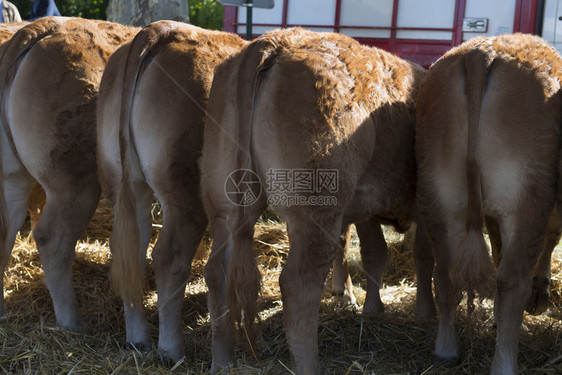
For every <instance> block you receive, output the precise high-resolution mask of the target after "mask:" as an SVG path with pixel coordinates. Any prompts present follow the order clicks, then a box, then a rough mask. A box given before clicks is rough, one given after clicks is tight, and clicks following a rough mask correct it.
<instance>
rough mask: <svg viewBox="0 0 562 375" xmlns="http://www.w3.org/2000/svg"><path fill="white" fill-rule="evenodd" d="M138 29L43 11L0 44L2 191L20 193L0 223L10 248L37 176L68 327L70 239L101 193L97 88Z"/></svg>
mask: <svg viewBox="0 0 562 375" xmlns="http://www.w3.org/2000/svg"><path fill="white" fill-rule="evenodd" d="M135 31H136V30H135V29H131V28H127V27H125V26H121V25H118V24H112V23H109V22H104V21H88V20H83V19H73V18H61V17H47V18H42V19H40V20H37V21H35V22H33V23H30V24H28V25H27V26H25V27H23V28H22V29H21V30H19V31H18V32H17V33H16V34H15V35H14V36H13V37H12V38H11V39H10V41H9V42H7V43H5V44H4V45H3V46H2V50H1V51H0V54H1V55H2V60H1V64H0V80H1V81H0V82H1V84H2V86H1V89H0V90H1V94H0V98H1V100H2V113H1V115H2V123H3V126H4V130H5V132H6V135H7V137H8V142H9V144H10V146H11V152H12V154H13V156H12V158H13V160H12V159H11V160H10V161H9V163H13V164H12V165H10V171H6V170H5V171H4V174H3V182H4V185H3V186H2V194H0V195H1V196H2V197H3V198H4V199H5V197H6V190H5V184H6V183H10V184H16V185H13V186H12V188H11V189H10V194H12V195H13V194H16V191H17V194H18V196H17V201H15V200H10V201H8V204H2V205H1V206H2V212H1V213H0V214H1V217H2V218H3V221H2V223H3V224H4V225H8V228H9V229H8V230H9V237H10V240H9V241H8V247H11V245H12V244H13V237H14V236H15V232H16V231H17V229H18V228H19V226H20V225H21V222H22V221H23V218H24V217H25V214H22V212H21V208H24V209H25V206H26V204H27V195H28V194H29V192H30V191H31V189H32V187H33V186H34V185H35V182H36V181H37V182H39V184H41V185H42V187H43V188H44V189H45V191H46V193H47V197H48V200H47V204H46V206H45V212H44V213H43V215H42V217H41V219H39V222H38V223H37V226H36V228H35V230H34V237H35V241H36V244H37V247H38V249H39V252H40V255H41V259H42V262H43V265H44V268H45V281H46V284H47V286H48V288H49V291H50V292H51V297H52V299H53V303H54V307H55V313H56V316H57V323H58V324H59V325H61V326H63V327H66V328H69V329H72V330H77V331H83V330H84V329H85V328H86V326H85V324H84V322H83V321H82V320H81V318H80V317H79V313H78V304H77V302H76V299H75V297H74V293H73V290H72V285H71V279H72V273H71V265H72V263H71V262H72V258H73V254H74V243H75V241H76V240H77V239H78V236H79V235H80V234H81V232H82V230H83V229H84V228H85V227H86V225H87V224H88V221H89V219H90V217H91V215H92V214H93V212H94V210H95V207H96V205H97V201H98V199H99V192H100V189H99V186H98V184H97V177H96V166H95V112H94V108H95V102H96V96H97V89H98V86H99V81H100V79H101V73H102V71H103V68H104V66H105V63H106V62H107V60H108V58H109V56H110V55H111V54H112V53H113V51H114V50H115V49H116V48H117V47H118V46H119V45H120V44H122V43H123V42H125V41H126V40H127V39H128V38H131V37H132V35H133V33H134V32H135ZM47 36H48V38H46V37H47ZM55 82H56V83H55ZM42 90H44V92H42ZM13 96H17V100H14V98H13ZM14 103H15V104H14ZM6 173H10V174H9V175H6ZM14 178H15V179H14ZM6 181H8V182H6ZM8 205H9V206H11V207H12V212H10V213H9V212H8V209H9V207H8ZM16 205H17V207H16ZM16 208H17V210H19V211H17V210H16ZM12 214H13V215H14V219H13V220H12V218H11V217H10V215H12ZM4 225H3V226H4ZM9 251H10V250H9V249H6V250H3V251H2V255H3V256H8V255H9ZM5 260H6V258H4V261H3V262H2V263H3V264H5Z"/></svg>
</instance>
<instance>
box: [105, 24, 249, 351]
mask: <svg viewBox="0 0 562 375" xmlns="http://www.w3.org/2000/svg"><path fill="white" fill-rule="evenodd" d="M243 45H244V42H243V41H242V40H241V39H240V38H239V37H237V36H235V35H233V34H227V33H222V32H217V31H208V30H203V29H200V28H198V27H195V26H191V25H187V24H184V23H179V22H173V21H160V22H155V23H152V24H150V25H149V26H147V27H145V28H144V29H143V30H142V31H140V32H139V34H138V35H137V36H136V37H135V39H134V40H133V41H132V42H131V43H130V44H127V45H125V46H123V47H122V48H121V49H119V50H118V51H117V52H116V53H115V54H114V56H113V57H112V58H111V59H110V61H109V63H108V65H107V68H106V70H105V73H104V76H103V79H102V83H101V88H100V97H99V102H98V103H99V104H98V165H99V170H100V175H101V180H102V187H103V189H104V191H105V192H106V193H107V194H108V196H109V199H110V201H111V202H112V204H113V207H114V212H115V225H114V228H113V233H112V238H111V250H112V252H113V265H112V271H111V272H112V277H113V280H114V283H115V285H116V286H117V288H118V289H119V291H120V293H121V296H122V298H123V302H124V305H125V320H126V325H127V343H129V344H131V345H133V346H134V347H136V348H137V349H141V350H148V349H150V348H151V347H152V344H151V338H150V332H149V329H148V322H147V320H146V318H145V316H144V312H143V307H142V306H143V304H142V295H143V286H144V282H143V280H144V270H145V258H146V250H147V247H148V243H149V240H150V234H151V216H150V211H151V205H152V202H153V194H155V195H156V197H157V198H158V200H159V201H160V204H161V206H162V210H163V213H164V223H163V226H162V231H161V232H160V236H159V238H158V241H157V242H156V245H155V247H154V251H153V258H154V270H155V275H156V284H157V288H158V312H159V325H160V334H159V339H158V347H159V348H160V349H162V350H164V352H165V358H166V359H172V360H174V361H177V360H178V359H180V358H182V357H183V356H184V344H183V328H182V323H181V306H182V301H183V296H184V293H185V286H186V282H187V279H188V277H189V272H190V268H191V260H192V258H193V256H194V255H195V252H196V250H197V246H198V244H199V242H200V241H201V238H202V236H203V232H204V230H205V227H206V225H207V218H206V216H205V211H204V210H203V204H202V203H201V198H200V193H199V169H198V159H199V156H200V154H201V148H202V143H203V120H204V118H205V111H204V108H205V106H206V104H207V101H208V97H209V91H210V89H211V83H212V79H213V74H214V69H215V67H216V66H217V65H218V64H219V63H220V62H222V61H223V60H224V59H226V58H227V57H228V56H230V55H232V54H233V53H235V52H237V51H238V50H239V49H240V48H241V47H242V46H243ZM118 114H120V115H118Z"/></svg>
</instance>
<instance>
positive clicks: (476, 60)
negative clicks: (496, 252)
mask: <svg viewBox="0 0 562 375" xmlns="http://www.w3.org/2000/svg"><path fill="white" fill-rule="evenodd" d="M492 63H493V58H492V57H491V56H489V55H488V54H486V53H484V52H482V51H480V50H476V51H473V52H471V53H470V54H468V55H467V56H466V57H465V69H466V95H467V110H468V151H467V156H466V177H467V188H468V197H467V198H468V200H467V217H466V237H465V238H464V240H463V242H462V243H461V248H460V249H458V252H457V253H456V256H455V258H454V259H453V267H452V269H451V278H452V280H453V282H454V283H455V284H456V285H457V287H458V288H459V289H460V290H467V291H468V293H469V297H470V296H473V295H474V291H476V292H478V294H479V295H480V296H481V297H492V295H493V292H494V278H493V275H494V273H495V271H494V266H493V263H492V260H491V259H490V254H489V252H488V248H487V246H486V242H485V241H484V236H483V234H482V225H483V213H482V193H481V184H480V172H479V166H478V138H479V137H480V126H481V121H480V117H481V111H482V101H483V96H484V91H485V87H486V80H487V76H488V73H489V71H490V68H491V65H492Z"/></svg>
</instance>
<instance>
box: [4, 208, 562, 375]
mask: <svg viewBox="0 0 562 375" xmlns="http://www.w3.org/2000/svg"><path fill="white" fill-rule="evenodd" d="M155 214H156V219H157V220H158V213H157V212H155ZM111 222H112V217H111V210H110V208H109V207H108V205H107V202H105V201H102V203H101V204H100V207H99V209H98V212H97V214H96V216H95V218H94V221H93V223H92V224H91V225H90V227H89V229H88V231H87V232H86V234H85V235H84V236H83V238H82V239H81V241H80V243H79V244H78V246H77V257H76V261H75V262H74V279H75V287H76V291H77V294H78V300H79V301H80V303H81V306H82V315H83V316H84V318H85V320H86V322H87V323H88V324H89V326H90V329H91V333H90V334H86V335H80V334H73V333H70V332H68V331H65V330H63V329H60V328H58V327H56V325H55V319H54V313H53V311H52V304H51V300H50V298H49V295H48V291H47V289H46V287H45V285H44V284H43V271H42V268H41V266H40V259H39V255H38V253H37V251H36V250H35V247H34V244H33V242H32V240H30V239H29V238H28V234H29V229H28V228H24V229H23V230H22V231H21V232H20V233H21V234H20V236H18V239H17V243H16V247H15V249H14V251H13V253H12V261H11V262H10V264H9V266H8V269H7V271H6V277H5V290H6V293H5V294H6V310H7V317H6V318H5V319H4V320H3V321H2V322H1V323H0V348H1V349H0V371H1V372H2V373H5V374H170V373H173V374H207V373H209V368H210V361H211V352H210V347H209V345H210V337H211V332H210V324H209V318H208V314H207V311H206V288H205V283H204V280H203V267H204V263H205V262H204V259H205V256H206V254H204V253H203V254H200V256H199V257H198V259H196V260H195V262H194V265H193V275H192V277H191V281H190V283H189V284H188V288H187V291H186V299H185V303H184V310H183V319H184V324H185V325H184V333H185V340H186V347H187V351H188V352H187V356H186V358H185V359H184V360H183V361H180V362H178V363H177V364H175V366H173V368H167V367H164V366H162V365H161V363H160V359H159V353H158V351H156V350H155V351H152V352H150V353H148V354H141V353H137V352H135V351H131V350H128V349H125V348H124V347H123V343H124V340H125V327H124V323H123V317H122V307H121V302H120V299H119V298H118V297H117V296H116V294H115V293H114V292H113V291H112V290H111V289H110V282H109V280H108V274H109V259H110V253H109V247H108V244H107V241H108V238H109V235H110V229H111ZM157 229H158V228H157V226H156V227H155V233H154V234H155V236H156V234H157V233H156V232H157ZM284 230H285V228H284V225H283V224H280V223H279V222H278V221H275V220H271V219H268V218H266V219H264V220H262V221H260V222H259V223H258V226H257V229H256V247H257V254H258V260H259V264H260V268H261V271H262V274H263V295H262V301H261V310H262V313H261V318H262V332H261V337H260V338H259V340H258V344H257V346H256V348H254V350H255V355H256V357H254V356H253V355H252V354H251V351H248V350H247V351H242V350H239V351H238V353H237V357H238V358H239V359H240V366H239V367H238V368H237V369H235V370H228V371H224V372H223V373H225V374H290V373H291V372H290V370H289V367H290V360H289V352H288V348H287V344H286V342H285V336H284V333H283V328H282V327H283V321H282V307H281V303H280V296H279V288H278V283H277V279H278V276H279V272H280V270H281V266H282V264H283V262H284V261H285V259H286V257H287V254H288V240H287V238H286V236H285V231H284ZM155 236H154V238H155ZM386 236H387V239H388V240H389V242H390V252H391V255H390V261H389V267H388V270H387V272H386V274H385V278H384V280H385V287H384V289H383V291H382V298H383V302H384V303H385V305H386V313H385V314H384V315H383V316H378V317H362V315H361V314H360V313H359V312H357V311H355V310H354V309H353V308H351V307H348V308H337V307H335V306H333V304H332V302H331V300H330V298H329V297H330V293H329V291H326V293H325V298H324V301H323V303H322V306H321V311H320V327H319V338H320V355H321V359H322V368H323V369H324V370H325V373H326V374H441V373H451V372H452V371H451V370H447V369H444V368H439V367H434V366H433V358H432V345H433V340H434V338H435V334H436V330H437V323H436V321H430V322H418V321H416V320H415V319H414V317H413V311H414V301H415V287H414V276H413V271H412V269H413V264H412V257H411V254H408V253H407V252H406V251H405V250H403V249H401V246H400V244H401V241H402V236H400V235H397V234H395V233H394V232H392V231H389V230H387V231H386ZM205 244H206V245H207V247H208V245H209V244H210V240H209V239H208V238H207V239H206V241H205ZM352 245H353V246H352V253H351V256H350V262H351V264H350V269H351V270H350V272H351V274H352V277H353V280H354V285H356V287H355V293H356V295H357V297H358V301H359V302H360V303H361V302H362V301H363V300H364V297H365V293H364V291H363V289H362V287H364V277H363V275H362V272H361V267H360V259H359V251H358V240H357V237H356V236H354V238H353V244H352ZM554 258H555V259H554V265H553V283H552V304H551V307H550V309H549V312H548V313H547V314H545V315H542V316H539V317H531V316H528V315H526V316H525V318H524V324H523V327H522V329H521V343H520V354H519V363H520V367H521V369H520V370H521V371H520V372H521V373H523V374H560V373H562V337H561V333H562V327H561V325H562V324H561V323H562V309H561V307H562V295H561V294H562V280H561V278H562V274H561V272H560V268H561V267H562V250H560V249H558V250H557V251H556V252H555V253H554ZM148 275H149V279H148V281H147V289H149V290H150V291H151V292H149V293H148V294H147V297H146V301H145V302H146V307H147V312H148V316H149V320H150V323H151V327H152V333H153V337H154V338H156V335H157V325H158V315H157V311H156V295H155V293H154V289H155V283H154V279H153V278H152V277H151V276H150V275H152V269H151V267H150V263H149V265H148ZM474 315H475V316H470V317H469V316H468V315H467V312H466V309H464V307H463V308H462V312H461V314H460V317H459V324H458V332H459V337H460V341H461V345H462V347H463V362H462V363H461V365H460V366H459V367H458V368H456V369H455V370H454V373H460V374H482V373H486V372H487V369H488V368H489V366H490V362H491V356H492V355H493V349H494V337H495V329H494V326H493V318H492V308H491V303H490V302H489V301H484V302H483V304H482V305H481V306H478V307H477V308H476V310H475V312H474ZM155 342H156V341H155ZM256 358H257V359H256Z"/></svg>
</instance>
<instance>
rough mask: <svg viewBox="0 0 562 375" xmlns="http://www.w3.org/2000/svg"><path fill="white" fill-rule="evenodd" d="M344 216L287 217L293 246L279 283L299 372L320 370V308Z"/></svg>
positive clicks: (292, 357)
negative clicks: (321, 217)
mask: <svg viewBox="0 0 562 375" xmlns="http://www.w3.org/2000/svg"><path fill="white" fill-rule="evenodd" d="M311 219H313V218H311ZM341 220H342V217H341V216H340V217H334V218H331V220H325V219H323V220H310V221H307V222H303V221H299V220H291V218H290V217H289V218H287V222H288V224H287V227H288V232H289V238H290V240H291V250H290V253H289V257H288V259H287V263H286V264H285V267H284V268H283V271H282V272H281V276H280V278H279V285H280V287H281V295H282V298H283V320H284V323H285V332H286V334H287V341H288V343H289V349H290V352H291V362H292V366H293V369H294V371H295V374H299V375H302V374H318V373H319V359H318V311H319V308H320V300H321V294H322V286H323V284H324V280H325V278H326V276H327V273H328V271H329V269H330V265H331V263H332V261H333V258H334V255H335V248H336V246H337V241H338V238H339V237H340V234H341Z"/></svg>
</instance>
